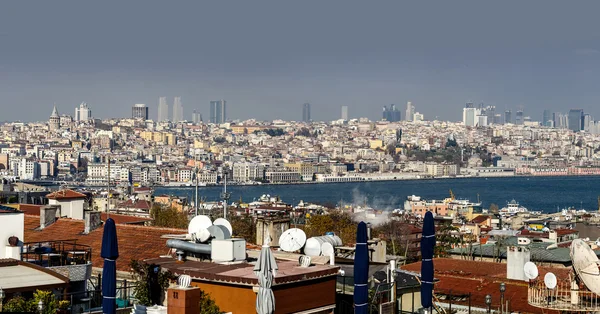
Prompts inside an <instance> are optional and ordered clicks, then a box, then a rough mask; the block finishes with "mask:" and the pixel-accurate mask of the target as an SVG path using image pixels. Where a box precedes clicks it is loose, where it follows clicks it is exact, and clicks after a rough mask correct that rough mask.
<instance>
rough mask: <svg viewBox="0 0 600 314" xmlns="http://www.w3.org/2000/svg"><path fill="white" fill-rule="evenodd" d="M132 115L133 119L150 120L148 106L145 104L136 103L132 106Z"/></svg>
mask: <svg viewBox="0 0 600 314" xmlns="http://www.w3.org/2000/svg"><path fill="white" fill-rule="evenodd" d="M131 117H132V118H133V119H143V120H148V107H147V106H146V105H145V104H135V105H133V107H132V108H131Z"/></svg>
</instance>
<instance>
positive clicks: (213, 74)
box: [0, 1, 600, 121]
mask: <svg viewBox="0 0 600 314" xmlns="http://www.w3.org/2000/svg"><path fill="white" fill-rule="evenodd" d="M334 2H335V1H334ZM334 2H332V3H327V4H322V3H317V2H311V1H308V2H302V3H294V4H285V5H284V4H275V5H267V4H262V5H261V4H256V5H250V4H248V3H244V2H237V3H236V5H237V7H238V8H239V10H234V11H235V12H233V13H232V10H231V8H230V5H228V4H222V3H210V4H199V3H194V2H187V3H180V4H179V5H171V4H167V3H161V2H154V1H147V2H139V3H136V1H132V2H128V3H126V4H121V5H120V7H119V10H114V7H113V6H111V5H110V4H108V5H107V4H105V3H101V4H100V3H95V4H80V3H72V2H66V1H57V2H53V3H40V4H37V5H36V10H31V8H30V7H29V6H27V5H24V4H22V3H18V2H16V3H7V4H4V7H3V10H2V13H0V14H2V16H0V17H2V18H1V19H0V26H1V27H2V29H4V31H3V32H2V33H1V34H0V38H1V39H2V41H3V43H4V46H5V47H6V49H5V50H4V51H3V55H2V56H3V57H2V58H1V59H0V71H1V73H2V74H3V75H2V76H1V78H0V83H1V84H0V95H2V97H1V98H0V109H5V110H6V109H7V108H11V110H6V111H7V112H5V113H3V120H21V121H43V120H45V119H46V116H47V113H46V112H47V110H48V109H47V108H48V107H49V106H51V105H52V104H53V103H55V102H56V103H57V105H58V106H59V107H65V106H66V107H72V106H73V105H76V104H77V103H80V102H81V101H86V102H87V103H89V104H90V105H91V106H93V107H94V108H95V109H94V116H95V117H98V118H117V117H124V116H128V115H129V109H128V108H130V107H131V105H132V104H136V103H145V104H156V98H158V97H159V96H161V95H180V96H181V97H182V98H183V99H185V100H186V107H185V111H184V112H183V116H184V118H185V117H190V116H191V114H192V110H193V109H192V108H202V113H203V114H204V116H208V111H207V110H206V109H205V108H206V105H205V104H207V103H209V102H210V101H211V100H213V99H227V101H228V102H229V103H230V104H231V110H229V112H228V115H229V116H230V118H231V119H246V118H256V119H259V120H273V119H278V118H279V119H285V120H293V119H297V109H295V108H297V106H298V104H299V103H300V104H301V103H303V102H306V101H308V102H310V103H311V105H312V106H313V108H314V110H313V115H312V118H313V120H325V121H326V120H334V119H335V118H337V117H339V107H340V106H341V105H347V106H348V107H349V111H350V112H351V113H352V116H353V117H368V118H371V119H375V118H378V112H379V108H381V107H382V106H383V105H386V104H391V103H396V104H404V103H405V102H406V101H407V100H409V99H410V100H412V101H414V102H415V103H416V104H418V107H419V112H421V113H423V114H424V115H425V117H426V118H427V117H429V118H431V119H433V118H434V117H436V116H438V117H439V118H440V119H443V120H451V121H459V120H460V119H461V117H460V108H462V107H463V104H464V103H465V101H467V100H469V99H472V100H475V101H476V102H477V103H478V102H480V101H483V102H485V103H486V104H490V105H494V106H496V108H497V110H498V112H503V111H505V110H507V109H511V110H512V112H513V113H515V112H516V111H517V108H518V106H521V105H523V106H524V107H525V108H526V112H529V113H531V116H532V117H533V116H535V117H538V116H540V115H541V112H542V111H543V110H544V109H548V110H550V111H551V112H556V111H561V110H565V108H566V107H576V108H581V109H583V110H584V111H585V112H590V113H592V114H593V115H596V116H600V112H598V111H597V110H598V109H596V107H597V103H598V102H600V93H598V92H596V88H595V82H596V80H597V73H598V71H599V70H600V46H599V45H598V44H597V40H596V38H597V35H596V34H595V32H594V30H595V29H597V26H599V23H600V22H599V21H597V19H595V17H594V16H593V13H592V12H595V10H594V8H600V4H597V3H593V2H587V3H586V4H587V5H585V6H584V5H582V4H572V3H561V2H558V1H531V2H528V3H525V4H524V3H521V2H513V3H514V4H519V10H514V9H513V6H512V5H510V4H508V3H509V2H510V1H509V2H503V3H491V4H490V3H485V4H484V3H477V2H475V3H473V2H467V1H463V2H454V3H439V4H437V7H436V9H435V10H432V9H431V7H430V6H428V5H426V4H421V3H386V4H380V5H372V4H367V3H360V2H352V1H351V2H349V3H348V2H344V5H343V6H339V5H338V4H337V3H334ZM340 3H341V2H340ZM140 4H141V5H140ZM317 4H318V5H319V6H318V8H319V10H315V7H316V5H317ZM540 4H542V5H540ZM540 10H541V11H540ZM89 11H94V12H97V13H98V14H95V15H94V16H90V15H89V14H87V12H89ZM208 12H210V14H209V13H208ZM540 13H543V14H540ZM138 15H142V16H145V17H146V18H147V19H148V20H161V19H162V18H163V17H164V16H177V17H178V18H177V21H176V22H174V23H161V24H160V25H158V24H157V25H146V26H144V27H142V26H141V25H140V24H139V23H137V22H136V20H135V19H132V18H131V16H138ZM331 15H335V16H339V18H336V20H335V22H334V21H333V20H332V19H331V18H330V17H331ZM532 16H535V17H536V22H535V23H531V17H532ZM100 17H103V18H100ZM107 17H108V18H110V19H111V21H113V22H112V23H111V25H110V26H109V27H106V25H105V23H104V21H105V20H106V18H107ZM224 17H227V19H228V20H232V21H234V22H235V23H232V24H231V25H228V26H227V27H224V28H220V29H217V30H210V31H209V29H211V28H210V27H209V26H210V25H214V24H215V22H216V21H220V20H222V19H223V18H224ZM251 17H252V18H251ZM301 17H302V18H301ZM507 17H509V18H510V20H511V23H509V24H507V23H506V18H507ZM305 18H310V19H311V20H312V21H313V22H312V23H311V25H305V26H304V27H302V28H299V27H297V25H303V24H304V23H303V21H304V20H305ZM274 23H276V24H277V27H272V25H273V24H274ZM145 24H148V23H145ZM15 25H17V27H14V26H15ZM73 25H77V27H73ZM242 25H243V27H240V26H242ZM473 25H477V27H473ZM240 29H242V30H243V31H240ZM133 34H135V36H134V37H135V38H136V39H135V40H133V41H132V40H131V38H132V35H133ZM25 38H27V40H25ZM73 38H79V39H81V41H78V42H75V41H74V40H73ZM190 38H202V40H201V41H195V40H189V39H190ZM225 38H226V40H225ZM272 38H281V42H278V43H277V44H275V43H274V42H273V41H272ZM332 38H333V40H332ZM425 39H426V40H425ZM165 40H167V41H176V42H178V43H180V44H179V45H178V48H177V49H171V48H170V47H168V45H166V46H164V47H163V46H159V47H158V48H156V43H157V42H161V41H165ZM199 42H209V43H213V44H216V45H219V46H220V47H222V49H219V51H213V50H210V49H204V48H203V45H201V44H199ZM241 46H244V47H251V49H239V47H241ZM167 47H168V48H167ZM308 47H320V49H309V48H308ZM370 47H378V48H377V49H371V48H370ZM223 51H227V53H223ZM66 107H65V108H66ZM150 108H153V107H152V106H151V105H150ZM316 108H319V110H318V112H319V115H318V116H317V115H316V114H314V113H316V112H317V110H316ZM375 109H377V110H375ZM566 109H567V110H568V108H566ZM63 112H65V110H63ZM403 113H404V111H403ZM536 119H537V118H536Z"/></svg>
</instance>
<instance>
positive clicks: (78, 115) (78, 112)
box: [75, 102, 92, 122]
mask: <svg viewBox="0 0 600 314" xmlns="http://www.w3.org/2000/svg"><path fill="white" fill-rule="evenodd" d="M90 120H92V109H90V107H89V106H88V104H87V103H85V102H82V103H81V104H79V107H77V108H75V121H77V122H86V121H90Z"/></svg>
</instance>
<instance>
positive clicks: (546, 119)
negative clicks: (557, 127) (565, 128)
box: [542, 109, 552, 126]
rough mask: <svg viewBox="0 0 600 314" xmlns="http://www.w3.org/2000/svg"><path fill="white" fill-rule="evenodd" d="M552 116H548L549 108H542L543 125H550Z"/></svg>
mask: <svg viewBox="0 0 600 314" xmlns="http://www.w3.org/2000/svg"><path fill="white" fill-rule="evenodd" d="M551 124H552V117H551V116H550V110H548V109H546V110H544V113H543V114H542V125H543V126H552V125H551Z"/></svg>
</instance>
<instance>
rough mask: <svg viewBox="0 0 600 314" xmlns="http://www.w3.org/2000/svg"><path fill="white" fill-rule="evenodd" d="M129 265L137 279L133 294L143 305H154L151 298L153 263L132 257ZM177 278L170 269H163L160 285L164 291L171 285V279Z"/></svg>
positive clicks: (159, 280)
mask: <svg viewBox="0 0 600 314" xmlns="http://www.w3.org/2000/svg"><path fill="white" fill-rule="evenodd" d="M129 266H130V267H131V275H133V278H134V279H135V281H136V285H135V287H134V288H133V296H134V297H135V298H136V299H137V300H138V302H139V303H140V304H142V305H146V306H150V305H153V304H152V300H151V298H150V274H151V272H152V271H153V269H152V265H150V264H147V263H144V262H140V261H138V260H134V259H132V260H131V262H130V263H129ZM175 279H176V277H175V275H173V273H171V272H170V271H161V272H160V273H159V274H158V285H159V286H160V287H161V288H162V290H163V291H164V290H166V289H167V288H168V287H169V283H170V282H171V280H175Z"/></svg>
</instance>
